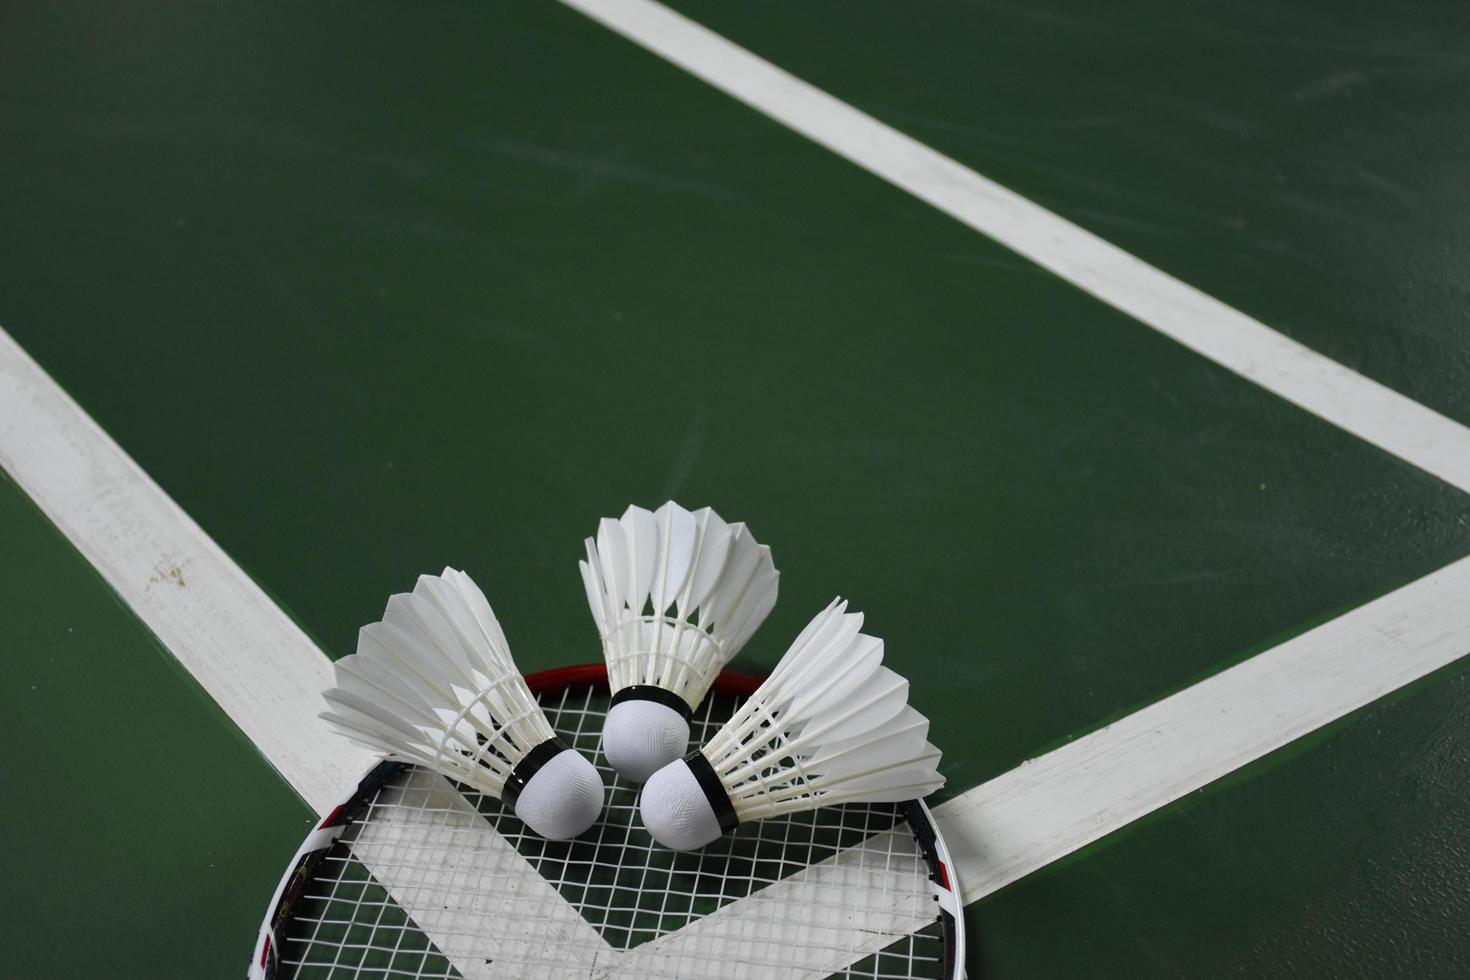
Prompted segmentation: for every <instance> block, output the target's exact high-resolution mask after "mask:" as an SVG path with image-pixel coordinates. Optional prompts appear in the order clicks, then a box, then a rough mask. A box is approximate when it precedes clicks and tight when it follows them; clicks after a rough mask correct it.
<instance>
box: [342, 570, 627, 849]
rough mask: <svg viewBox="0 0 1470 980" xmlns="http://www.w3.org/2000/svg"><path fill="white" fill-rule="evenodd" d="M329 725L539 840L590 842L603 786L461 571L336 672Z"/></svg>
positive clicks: (423, 583) (426, 591) (430, 584)
mask: <svg viewBox="0 0 1470 980" xmlns="http://www.w3.org/2000/svg"><path fill="white" fill-rule="evenodd" d="M336 670H337V686H336V687H334V688H330V689H329V690H327V691H325V692H324V693H323V695H322V696H323V697H325V698H326V700H327V703H328V704H329V705H330V706H331V709H330V710H329V711H325V712H323V713H322V717H323V718H324V719H326V720H327V721H328V722H330V723H331V724H332V725H333V726H335V727H336V728H337V729H338V730H339V731H340V732H341V733H342V734H344V735H346V736H347V737H348V738H350V739H352V740H353V741H354V742H357V743H358V744H360V745H365V746H367V747H368V748H370V749H374V750H376V751H379V752H383V753H386V754H387V755H389V756H391V757H392V758H395V759H399V760H402V761H404V762H412V763H416V764H418V765H422V766H428V767H430V768H432V769H435V770H437V771H438V772H440V773H442V774H443V775H445V776H448V777H449V778H450V779H454V780H457V781H459V782H461V783H464V784H465V785H467V786H472V787H474V788H475V789H477V790H479V791H480V792H481V793H484V794H485V795H487V796H494V797H496V798H498V799H499V800H501V802H502V803H503V804H505V805H506V806H508V807H510V808H511V809H512V810H514V811H515V815H516V816H517V817H520V818H521V820H523V821H525V823H526V826H528V827H530V828H531V829H532V830H534V831H535V832H536V833H538V834H540V835H541V836H543V837H549V838H551V839H552V840H565V839H567V838H570V837H575V836H577V835H578V834H580V833H582V832H583V831H584V830H586V829H587V828H588V827H590V826H592V823H593V822H594V821H595V820H596V819H597V815H598V814H599V813H601V812H602V803H603V792H604V791H603V785H602V777H600V776H599V775H598V774H597V770H596V769H595V768H594V767H593V765H592V763H590V762H588V761H587V760H586V759H584V758H583V757H582V756H581V755H579V754H578V753H577V752H576V751H575V750H574V749H571V748H568V747H567V745H566V743H565V742H563V741H562V740H561V739H559V738H557V737H556V733H555V732H553V731H552V730H551V724H550V722H548V721H547V720H546V715H545V714H544V713H542V711H541V706H540V705H539V704H537V703H536V698H535V696H533V695H532V694H531V691H530V688H528V687H526V682H525V680H524V678H522V677H521V675H520V672H519V671H518V670H517V669H516V665H515V662H514V661H513V660H511V656H510V647H509V646H507V644H506V642H505V634H504V633H503V632H502V631H501V629H500V624H499V623H498V622H497V621H496V619H495V613H494V612H492V611H491V609H490V604H489V603H488V602H486V601H485V596H484V593H482V592H481V591H480V589H479V587H478V586H476V585H475V583H474V582H473V581H472V580H471V579H470V577H469V576H468V575H466V574H465V573H464V572H457V571H455V570H454V569H451V568H446V569H444V574H443V575H422V576H420V577H419V580H418V583H417V584H416V585H415V586H414V590H413V592H412V593H403V594H400V595H395V596H393V597H392V598H391V599H389V600H388V608H387V611H386V612H384V613H383V621H382V622H380V623H373V624H372V625H370V626H364V627H363V628H362V631H361V632H360V633H359V634H358V639H357V653H355V654H353V655H352V656H349V657H343V658H342V659H341V660H339V661H337V665H336Z"/></svg>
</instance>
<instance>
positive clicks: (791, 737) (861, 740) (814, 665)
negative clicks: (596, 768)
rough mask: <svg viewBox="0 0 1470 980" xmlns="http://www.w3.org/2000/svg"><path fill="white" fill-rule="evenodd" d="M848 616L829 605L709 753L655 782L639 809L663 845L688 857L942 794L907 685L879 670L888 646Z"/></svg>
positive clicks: (935, 759) (840, 605)
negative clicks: (710, 847)
mask: <svg viewBox="0 0 1470 980" xmlns="http://www.w3.org/2000/svg"><path fill="white" fill-rule="evenodd" d="M846 610H847V603H845V602H842V601H841V600H836V601H834V602H833V603H832V605H830V606H828V607H827V608H826V610H824V611H823V612H822V613H821V614H820V615H819V616H817V618H816V619H813V620H812V621H811V623H810V624H808V625H807V627H806V629H804V630H803V631H802V633H801V635H800V636H798V637H797V638H796V642H795V643H793V644H792V645H791V649H790V650H788V651H786V655H785V656H784V657H782V658H781V661H780V663H778V664H777V665H776V669H775V670H774V671H772V672H771V676H770V677H769V678H767V679H766V681H765V683H763V684H762V685H761V686H760V687H759V688H757V689H756V691H755V693H754V694H752V695H751V696H750V698H749V699H748V700H746V702H745V703H744V704H742V705H741V706H740V707H739V708H738V709H737V710H736V712H735V714H734V715H733V716H732V717H731V718H730V720H729V721H728V722H726V723H725V724H724V726H722V727H721V728H720V730H719V731H718V732H716V733H715V735H714V737H713V738H711V739H710V740H709V744H707V745H706V746H705V747H704V748H703V749H700V750H699V751H696V752H691V753H689V755H688V756H686V757H684V758H683V759H680V760H678V761H676V762H672V763H670V764H669V765H667V766H665V767H664V768H662V769H660V770H659V771H658V772H656V773H654V774H653V776H652V777H650V778H649V780H648V783H647V785H645V786H644V787H643V799H642V801H641V803H640V809H641V811H642V814H643V825H644V826H645V827H647V828H648V832H649V833H650V834H652V835H653V837H654V839H655V840H657V841H658V842H659V843H660V844H663V845H664V846H665V847H671V848H673V849H675V850H679V851H686V850H690V849H691V848H696V847H703V846H704V845H705V844H708V843H710V842H711V841H713V840H715V839H716V838H718V837H720V836H721V835H722V834H725V833H728V832H730V831H731V830H733V829H734V828H735V826H736V825H737V824H740V823H745V822H747V821H751V820H764V819H766V818H767V817H774V816H778V815H780V814H784V813H798V812H800V811H803V810H814V809H816V808H817V807H821V806H829V805H832V804H836V803H852V802H867V803H892V802H898V801H901V800H912V799H917V798H919V797H922V796H927V795H928V794H930V793H932V792H934V791H935V790H936V789H938V788H939V787H941V786H943V785H944V777H943V776H941V775H940V774H939V769H938V766H939V757H940V752H939V750H938V749H936V748H935V747H934V746H932V745H930V744H929V742H928V736H929V721H928V719H926V718H925V717H924V716H923V715H921V714H919V712H917V711H915V710H914V709H913V708H912V707H910V706H909V704H908V696H909V684H908V681H906V680H904V679H903V678H902V677H900V676H899V675H898V674H895V673H894V672H893V671H891V670H889V669H888V668H887V667H884V666H882V663H883V641H882V640H879V639H877V638H876V637H872V636H866V635H864V634H863V633H861V632H859V630H860V629H861V628H862V625H863V617H862V615H861V614H860V613H849V612H847V611H846Z"/></svg>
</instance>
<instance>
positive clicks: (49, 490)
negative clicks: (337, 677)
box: [0, 330, 373, 813]
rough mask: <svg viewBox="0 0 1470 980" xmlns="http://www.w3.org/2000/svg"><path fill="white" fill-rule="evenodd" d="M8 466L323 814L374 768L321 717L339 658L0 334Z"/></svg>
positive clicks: (0, 429) (3, 460) (2, 440)
mask: <svg viewBox="0 0 1470 980" xmlns="http://www.w3.org/2000/svg"><path fill="white" fill-rule="evenodd" d="M0 466H4V468H5V470H6V471H7V472H8V473H9V474H10V475H11V477H12V478H13V479H14V480H15V482H16V483H17V484H19V485H20V488H21V489H22V490H24V491H25V492H26V493H27V494H28V495H29V496H30V498H31V499H32V500H33V501H35V502H36V505H37V506H38V507H40V508H41V510H42V511H44V512H45V514H46V516H47V517H49V518H50V519H51V522H52V523H53V524H55V525H56V526H57V527H58V528H60V529H61V532H62V533H63V534H65V535H66V537H67V540H69V541H70V542H71V543H72V544H73V545H75V546H76V548H77V550H78V551H80V552H81V553H82V554H83V555H84V556H86V559H87V561H89V562H91V563H92V565H93V566H94V567H95V568H96V569H97V571H98V572H100V573H101V574H102V577H103V578H104V579H106V580H107V584H108V585H110V586H112V589H113V591H115V592H116V593H117V594H118V596H120V597H121V598H122V600H123V601H124V602H126V603H127V604H128V606H129V607H131V608H132V610H133V612H134V613H136V614H137V616H138V618H139V619H141V620H142V621H143V622H144V623H145V624H146V625H147V626H148V628H149V629H151V630H152V631H153V633H154V635H156V636H157V637H158V639H159V640H160V641H161V642H162V643H163V645H164V646H165V647H167V648H168V650H169V652H170V653H172V654H173V655H174V656H175V657H177V658H178V660H179V663H181V664H183V665H184V667H185V668H186V669H187V670H188V671H189V673H190V674H192V675H193V676H194V679H195V680H196V681H198V682H199V685H200V686H201V687H203V688H204V690H205V691H206V692H208V694H209V696H210V697H212V698H214V700H215V701H216V702H217V703H218V704H219V706H220V707H221V708H223V709H224V710H225V713H226V714H228V715H229V716H230V718H231V719H232V720H233V721H234V722H235V724H237V725H239V726H240V728H241V730H242V731H244V732H245V734H246V735H247V736H249V738H250V740H251V741H252V742H254V743H255V744H256V746H257V747H259V749H260V751H261V752H262V753H263V754H264V755H265V757H266V758H267V759H268V760H270V763H271V764H272V765H273V766H275V767H276V769H277V770H278V771H279V772H280V773H281V775H282V776H284V777H285V779H286V781H287V782H288V783H290V784H291V786H292V787H293V788H294V789H295V790H296V792H297V793H299V794H301V797H302V798H303V799H304V800H306V802H307V803H309V804H310V805H311V806H312V807H313V808H314V809H315V810H316V811H317V812H318V813H325V812H326V811H327V810H329V809H330V808H331V807H333V806H335V805H336V803H337V800H339V799H340V798H341V796H342V793H343V792H344V791H345V790H346V789H348V788H349V787H350V786H351V785H352V784H353V783H355V782H356V781H357V779H359V778H360V777H361V776H362V774H363V773H364V772H365V771H366V770H367V768H368V766H369V765H370V764H371V763H372V761H373V760H372V756H371V755H369V754H368V753H367V752H365V751H363V750H361V749H358V748H355V747H354V746H353V745H352V744H351V743H349V742H348V741H347V740H346V739H344V738H342V737H340V736H338V735H336V734H333V733H332V732H331V730H330V729H329V728H327V726H326V723H325V722H322V721H320V720H319V719H318V718H317V717H316V715H317V712H318V711H321V710H323V709H324V708H325V707H326V706H325V704H324V703H323V702H322V700H321V691H322V689H323V688H325V687H327V686H328V683H329V681H330V679H331V674H332V671H331V664H330V662H329V661H328V660H327V657H326V656H325V655H324V654H323V653H322V652H321V651H320V650H318V649H317V648H316V645H315V644H314V643H312V642H311V640H310V638H308V637H307V635H306V634H305V633H303V632H302V631H301V629H300V627H298V626H297V625H296V624H295V623H293V622H292V621H291V619H290V618H289V617H288V616H287V615H286V614H285V613H284V612H282V611H281V609H280V608H279V607H278V606H277V605H276V604H275V603H274V602H272V601H271V599H270V597H269V596H267V595H266V594H265V593H264V592H262V591H261V589H260V587H259V586H257V585H256V584H255V583H254V582H252V581H251V580H250V577H249V576H247V575H246V574H245V573H244V572H243V571H241V569H240V566H238V565H236V564H235V563H234V561H232V560H231V559H230V557H229V556H228V555H226V554H225V553H224V551H222V550H221V549H220V547H219V545H217V544H215V543H214V540H213V539H211V538H210V537H209V535H207V534H205V533H204V531H203V530H201V529H200V528H199V525H197V524H195V523H194V521H193V520H192V519H190V517H189V515H188V514H186V513H184V511H183V509H182V508H180V507H179V505H178V504H176V503H174V502H173V501H172V500H171V499H169V496H168V494H166V493H164V492H163V490H162V489H160V488H159V486H158V484H156V483H154V482H153V480H152V479H150V478H149V476H148V474H146V473H144V472H143V471H142V469H140V468H139V467H138V464H137V463H134V462H133V461H132V459H130V458H129V457H128V455H127V453H125V452H123V451H122V449H121V448H120V447H119V446H118V444H117V443H115V442H113V441H112V439H111V438H110V437H109V436H108V435H107V433H105V432H103V431H102V429H101V428H100V427H98V425H97V423H96V422H93V421H92V419H91V418H90V417H88V415H87V413H86V412H84V411H82V409H81V407H80V406H78V405H77V403H76V402H74V401H72V399H71V397H70V396H68V395H67V394H66V392H64V391H62V390H61V388H60V386H59V385H57V384H56V382H55V381H52V380H51V378H50V377H49V376H48V375H47V374H46V372H45V371H43V370H41V368H40V366H39V365H38V364H36V362H35V361H33V360H31V358H30V356H29V355H27V354H26V352H25V351H23V350H22V349H21V348H20V345H19V344H17V343H16V342H15V341H14V339H12V338H11V336H10V335H9V334H8V333H6V332H5V331H4V330H0Z"/></svg>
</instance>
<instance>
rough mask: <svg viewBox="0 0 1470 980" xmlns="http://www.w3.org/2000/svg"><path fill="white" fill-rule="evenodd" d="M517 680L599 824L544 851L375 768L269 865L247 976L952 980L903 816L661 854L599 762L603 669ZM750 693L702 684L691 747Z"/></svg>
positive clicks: (946, 889)
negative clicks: (592, 798) (589, 779)
mask: <svg viewBox="0 0 1470 980" xmlns="http://www.w3.org/2000/svg"><path fill="white" fill-rule="evenodd" d="M526 681H527V684H528V685H529V686H530V688H531V690H532V691H533V692H534V693H535V694H536V695H537V697H538V700H539V701H540V702H541V704H542V707H543V709H544V710H545V712H546V715H547V717H548V719H549V720H550V721H551V724H552V727H553V728H554V729H556V731H557V733H558V734H559V735H561V736H562V737H563V738H564V739H566V741H567V742H568V744H570V745H572V746H573V747H574V748H576V749H578V750H579V751H581V752H582V753H583V754H584V755H586V756H587V758H589V759H590V760H592V761H593V763H594V764H595V765H596V766H597V768H598V770H599V772H600V773H601V774H602V775H603V778H604V780H605V782H606V783H607V786H608V790H609V792H608V806H607V809H606V810H605V812H604V814H603V817H602V819H601V820H600V821H599V823H598V824H597V825H595V826H594V827H593V829H592V830H590V831H588V832H587V833H586V834H584V835H583V836H582V837H581V838H578V839H576V840H572V841H547V840H544V839H542V838H540V837H537V836H536V835H535V834H533V833H531V832H530V831H529V830H528V829H527V828H526V827H525V826H524V825H523V824H522V823H521V822H520V821H519V820H517V819H516V818H515V816H514V814H512V813H510V812H509V811H508V810H504V809H502V808H501V806H500V803H499V801H498V800H494V799H490V798H488V797H484V796H482V795H481V794H479V793H477V792H475V791H474V790H472V789H469V788H468V787H464V786H462V785H460V784H457V783H453V782H451V781H450V780H447V779H445V778H443V777H441V776H438V775H437V774H435V773H432V772H430V771H428V770H425V769H421V768H419V767H416V766H412V765H408V764H406V763H400V762H395V761H384V762H381V763H379V764H378V765H376V766H375V767H374V768H373V769H372V770H371V771H370V772H368V773H367V774H366V775H365V776H364V777H363V779H362V780H361V781H360V782H359V783H358V785H357V786H356V787H354V788H353V790H352V791H351V792H349V793H348V794H347V795H346V796H345V797H344V798H343V800H342V802H341V803H340V804H339V805H338V806H337V807H335V808H334V809H333V810H332V811H331V812H330V813H329V814H328V815H327V816H326V817H324V818H323V819H322V820H321V822H320V823H318V824H317V825H316V827H314V828H313V829H312V831H311V832H310V833H309V834H308V835H307V838H306V840H305V841H304V842H303V843H302V845H301V847H300V848H299V849H298V851H297V853H296V856H295V857H294V858H293V860H292V861H291V863H290V865H288V867H287V869H286V872H285V874H284V875H283V876H282V878H281V882H280V884H279V885H278V886H277V888H276V891H275V894H274V895H273V896H272V898H271V902H270V905H269V906H268V908H267V912H266V916H265V920H264V922H263V923H262V925H261V929H260V933H259V935H258V937H257V940H256V945H255V949H254V953H253V956H252V958H251V962H250V968H249V976H250V977H252V978H259V980H287V978H303V980H305V978H328V977H331V978H335V977H349V976H351V977H382V978H428V977H436V978H438V977H465V978H467V980H474V978H479V977H494V976H506V977H526V978H532V977H546V978H553V977H563V976H587V975H589V972H588V971H589V970H591V969H597V970H600V971H601V972H599V973H597V974H596V975H598V976H609V977H611V976H630V977H632V976H638V977H685V978H688V977H701V978H703V977H708V978H711V980H715V978H725V977H730V978H734V977H767V976H785V977H792V978H797V977H801V978H805V977H827V976H836V977H870V978H871V977H883V978H889V977H892V978H907V977H926V978H929V977H932V978H943V980H956V978H961V977H963V975H964V962H965V955H964V954H965V934H964V919H963V915H962V913H961V906H960V895H961V891H960V888H959V882H958V881H957V880H956V876H955V870H954V865H953V863H952V862H951V861H950V859H949V853H948V850H947V848H946V847H945V843H944V839H943V837H942V835H941V834H940V832H939V828H938V826H937V824H936V823H935V822H934V819H933V815H932V814H931V813H930V811H929V808H928V807H927V806H926V805H925V804H924V803H923V801H921V800H913V801H909V802H907V803H902V804H874V805H857V804H849V805H846V806H837V807H827V808H822V809H819V810H815V811H811V812H809V813H803V814H794V815H791V816H789V817H780V818H776V819H772V820H765V821H760V822H757V823H751V824H742V825H741V826H740V827H738V828H736V830H735V831H734V832H733V833H732V834H730V835H729V836H727V837H725V838H722V839H721V840H719V841H717V842H715V843H714V844H711V845H710V846H709V847H706V848H704V849H702V850H700V851H696V852H690V853H679V852H673V851H669V850H666V849H664V848H661V847H659V845H657V844H656V843H654V842H653V841H652V840H651V839H650V838H649V837H648V834H647V832H646V831H645V830H644V829H643V827H642V823H641V820H640V818H639V816H638V812H637V804H638V790H639V788H640V787H639V786H638V785H636V784H631V783H628V782H626V781H623V780H620V778H619V777H618V776H617V775H616V773H615V772H614V770H613V769H612V767H611V766H610V765H609V764H608V762H607V760H606V759H605V758H604V757H603V755H602V752H601V746H600V743H601V738H600V736H601V730H602V719H603V718H604V717H605V715H606V711H607V706H608V700H609V697H608V692H607V671H606V668H605V666H603V665H601V664H588V665H584V666H577V667H567V668H559V669H556V670H550V671H544V672H541V673H537V674H531V675H529V676H528V677H527V678H526ZM760 683H761V678H759V677H753V676H750V675H745V674H739V673H735V672H726V673H723V674H721V675H720V677H719V678H718V679H717V680H716V682H715V685H714V686H713V688H712V689H711V691H710V694H709V696H708V697H706V699H705V701H704V703H703V704H701V705H700V707H699V710H698V711H696V712H695V715H694V719H693V720H692V722H691V744H693V745H699V744H703V743H704V742H705V741H706V740H707V739H708V738H709V736H710V735H712V734H713V733H714V731H715V730H716V729H717V728H718V727H719V725H720V724H721V723H722V722H723V721H724V719H725V718H727V717H728V716H729V714H730V713H731V712H733V711H734V709H735V708H736V707H737V706H738V705H739V703H740V702H741V701H742V700H743V699H744V698H745V697H747V696H749V695H750V693H751V692H753V691H754V690H755V688H756V687H758V686H759V685H760Z"/></svg>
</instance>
